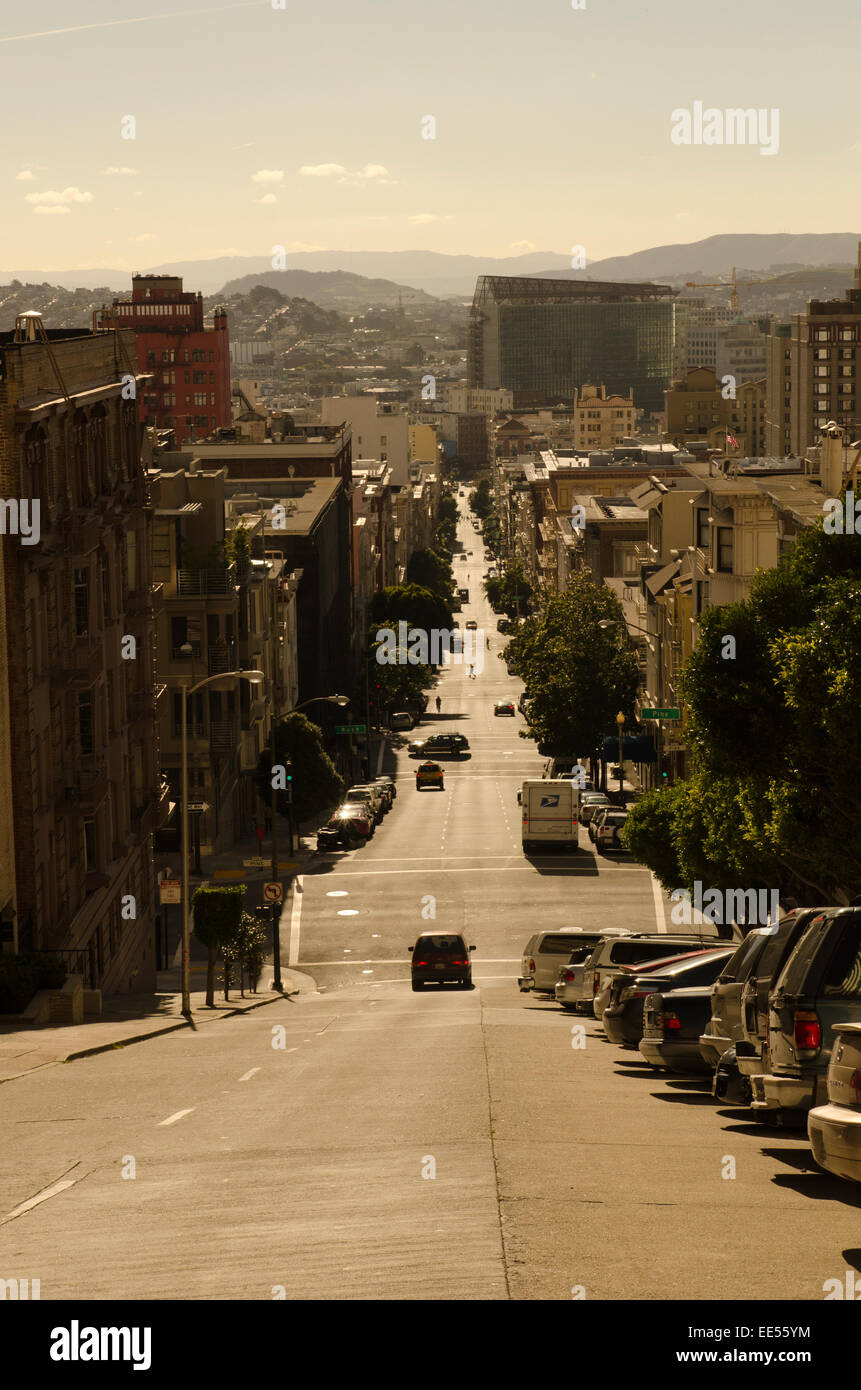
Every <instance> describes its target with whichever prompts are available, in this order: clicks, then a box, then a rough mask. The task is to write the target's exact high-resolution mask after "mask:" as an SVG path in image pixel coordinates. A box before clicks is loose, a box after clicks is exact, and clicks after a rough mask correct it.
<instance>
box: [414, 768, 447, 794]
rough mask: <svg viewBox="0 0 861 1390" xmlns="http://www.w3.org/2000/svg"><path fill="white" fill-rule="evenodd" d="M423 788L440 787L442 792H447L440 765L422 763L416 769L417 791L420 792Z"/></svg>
mask: <svg viewBox="0 0 861 1390" xmlns="http://www.w3.org/2000/svg"><path fill="white" fill-rule="evenodd" d="M422 787H439V789H440V791H444V790H445V786H444V783H443V772H442V768H441V767H440V765H439V763H422V764H421V765H420V766H419V767H418V768H416V791H417V792H420V791H421V789H422Z"/></svg>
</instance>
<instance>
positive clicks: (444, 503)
mask: <svg viewBox="0 0 861 1390" xmlns="http://www.w3.org/2000/svg"><path fill="white" fill-rule="evenodd" d="M457 518H458V510H457V502H456V501H455V499H454V498H453V497H451V496H450V495H448V494H447V495H446V496H445V497H443V498H442V500H441V502H440V504H439V520H440V521H452V522H454V524H455V526H456V525H457Z"/></svg>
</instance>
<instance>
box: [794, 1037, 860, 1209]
mask: <svg viewBox="0 0 861 1390" xmlns="http://www.w3.org/2000/svg"><path fill="white" fill-rule="evenodd" d="M825 1085H826V1090H827V1094H828V1099H827V1101H826V1103H825V1104H824V1105H817V1106H815V1107H814V1109H813V1110H811V1111H810V1114H809V1115H808V1116H807V1136H808V1138H809V1140H810V1147H811V1148H812V1150H813V1157H814V1158H815V1159H816V1162H817V1163H818V1164H819V1166H820V1168H826V1169H827V1170H828V1172H829V1173H834V1175H835V1177H838V1178H849V1180H850V1181H851V1182H861V1023H835V1025H834V1046H833V1048H832V1050H831V1059H830V1061H829V1063H828V1071H827V1073H826V1076H825Z"/></svg>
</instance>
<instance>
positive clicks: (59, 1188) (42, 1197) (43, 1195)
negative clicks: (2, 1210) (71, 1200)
mask: <svg viewBox="0 0 861 1390" xmlns="http://www.w3.org/2000/svg"><path fill="white" fill-rule="evenodd" d="M75 1182H76V1179H75V1178H65V1179H64V1180H63V1181H61V1182H55V1183H52V1185H51V1186H50V1187H46V1188H45V1191H44V1192H39V1193H38V1194H37V1195H36V1196H35V1197H31V1198H30V1199H29V1201H27V1202H22V1203H21V1205H20V1207H16V1208H15V1210H14V1211H10V1213H9V1215H8V1216H4V1218H3V1220H2V1221H0V1226H4V1225H5V1224H6V1222H7V1221H14V1219H15V1217H16V1216H23V1214H24V1212H25V1211H32V1209H33V1207H38V1206H40V1205H41V1203H42V1202H47V1201H48V1200H49V1198H51V1197H58V1196H59V1194H60V1193H61V1192H65V1190H66V1188H67V1187H74V1186H75Z"/></svg>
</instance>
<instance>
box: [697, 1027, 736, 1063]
mask: <svg viewBox="0 0 861 1390" xmlns="http://www.w3.org/2000/svg"><path fill="white" fill-rule="evenodd" d="M728 1047H732V1039H731V1038H724V1037H722V1036H721V1034H720V1033H703V1034H702V1036H701V1037H700V1056H701V1057H702V1059H703V1061H704V1062H705V1063H706V1065H707V1066H708V1068H709V1070H712V1069H713V1068H714V1067H716V1066H717V1064H718V1062H719V1061H720V1059H721V1057H722V1056H723V1054H724V1053H725V1052H726V1050H727V1048H728Z"/></svg>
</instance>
